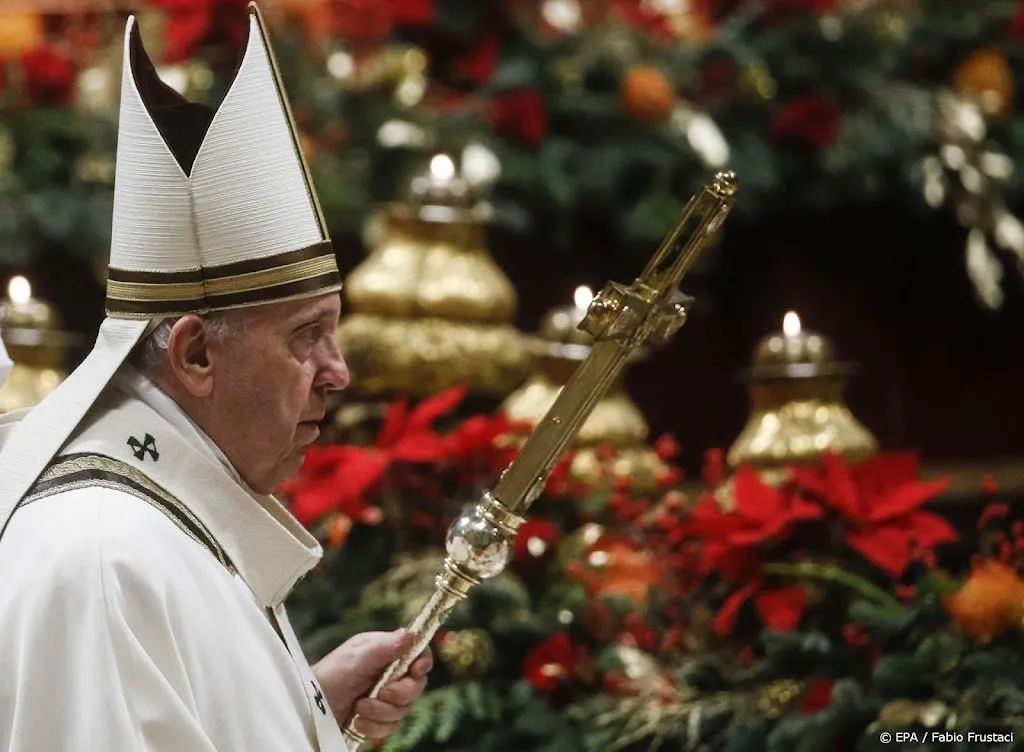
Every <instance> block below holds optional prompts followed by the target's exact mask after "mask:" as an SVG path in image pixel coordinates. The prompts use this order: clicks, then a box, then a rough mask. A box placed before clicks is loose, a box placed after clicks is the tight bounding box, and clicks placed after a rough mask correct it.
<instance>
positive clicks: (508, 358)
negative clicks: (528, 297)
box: [337, 153, 529, 398]
mask: <svg viewBox="0 0 1024 752" xmlns="http://www.w3.org/2000/svg"><path fill="white" fill-rule="evenodd" d="M483 207H485V205H484V204H483V202H482V201H480V200H479V197H478V196H476V195H475V194H474V191H473V189H472V186H471V184H470V182H469V181H468V180H465V179H464V178H463V177H462V176H461V175H460V174H459V171H458V169H457V167H456V165H455V162H454V160H453V159H452V158H451V157H449V156H448V155H447V154H444V153H438V154H435V155H434V156H433V157H432V158H431V159H430V160H429V162H428V163H427V164H425V165H424V166H423V168H422V169H421V170H419V171H418V172H417V173H416V174H415V175H414V176H413V178H412V179H411V181H410V182H409V184H408V187H407V190H406V194H405V196H404V197H403V198H402V200H400V201H398V202H396V203H393V204H390V205H389V206H387V207H386V228H385V231H384V237H383V240H382V241H381V242H380V244H379V245H378V246H377V247H375V248H373V249H372V250H371V252H370V255H369V256H368V257H367V259H366V260H365V261H363V263H361V264H359V265H358V266H357V267H356V268H355V269H354V270H353V271H352V273H351V274H350V275H349V276H348V278H347V279H346V280H345V297H346V307H347V309H348V310H350V311H351V313H349V314H347V315H346V316H345V317H344V318H343V319H342V321H341V324H340V325H339V327H338V330H337V339H338V343H339V345H340V347H341V349H342V351H343V352H344V353H345V357H346V359H347V360H348V363H349V368H350V369H351V372H352V388H351V389H352V392H353V394H354V393H360V394H363V395H387V394H394V393H402V394H407V395H410V396H413V397H424V396H429V395H431V394H436V393H438V392H441V391H443V390H445V389H448V388H450V387H453V386H457V385H463V384H465V385H467V386H468V387H469V389H470V391H471V392H474V393H477V394H481V395H486V396H491V397H498V398H501V397H504V396H505V395H507V394H508V393H509V392H510V391H511V390H512V389H514V388H515V387H517V386H519V384H521V383H522V382H523V379H524V378H525V377H526V373H527V370H528V368H529V357H528V353H527V351H526V348H525V345H524V342H523V338H522V334H521V333H520V332H519V330H518V329H516V328H515V327H514V325H513V322H514V319H515V314H516V308H517V306H518V298H517V295H516V291H515V288H514V287H513V285H512V283H511V282H510V281H509V280H508V278H507V277H506V276H505V275H504V273H503V272H502V271H501V269H500V268H499V267H498V265H497V264H496V263H495V262H494V260H493V259H492V258H491V255H490V253H489V252H488V250H487V247H486V243H485V229H486V212H485V211H482V208H483Z"/></svg>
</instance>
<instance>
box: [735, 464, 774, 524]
mask: <svg viewBox="0 0 1024 752" xmlns="http://www.w3.org/2000/svg"><path fill="white" fill-rule="evenodd" d="M733 496H734V498H735V499H736V512H737V513H739V514H741V515H743V516H744V517H749V518H751V519H753V520H757V521H759V522H771V521H773V520H776V519H777V518H778V516H779V515H780V514H781V513H782V509H783V497H782V494H781V493H780V492H779V490H778V489H776V488H773V487H772V486H769V485H768V484H767V483H765V482H764V481H763V480H761V477H760V476H759V475H758V474H757V472H756V471H755V470H753V469H751V468H749V467H747V466H743V467H741V468H740V469H739V470H737V471H736V477H735V479H734V482H733Z"/></svg>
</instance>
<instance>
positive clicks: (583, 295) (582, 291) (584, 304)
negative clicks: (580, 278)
mask: <svg viewBox="0 0 1024 752" xmlns="http://www.w3.org/2000/svg"><path fill="white" fill-rule="evenodd" d="M572 299H573V301H574V302H575V303H576V307H577V308H578V309H580V310H581V311H585V310H587V309H588V308H590V301H592V300H593V299H594V293H593V291H592V290H591V289H590V288H589V287H587V286H586V285H580V286H579V287H577V288H576V292H574V293H573V294H572Z"/></svg>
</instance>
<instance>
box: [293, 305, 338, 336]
mask: <svg viewBox="0 0 1024 752" xmlns="http://www.w3.org/2000/svg"><path fill="white" fill-rule="evenodd" d="M333 315H334V312H333V311H332V310H331V309H330V308H321V309H319V310H316V311H312V312H310V313H307V314H306V315H305V316H303V317H302V318H301V319H298V320H297V321H296V322H295V324H294V325H293V326H292V331H293V332H297V331H299V330H300V329H304V328H306V327H307V326H310V325H312V324H316V323H318V322H320V321H323V320H324V319H329V318H331V317H332V316H333Z"/></svg>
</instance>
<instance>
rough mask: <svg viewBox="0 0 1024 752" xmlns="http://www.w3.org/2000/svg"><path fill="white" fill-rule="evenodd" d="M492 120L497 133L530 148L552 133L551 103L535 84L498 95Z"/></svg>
mask: <svg viewBox="0 0 1024 752" xmlns="http://www.w3.org/2000/svg"><path fill="white" fill-rule="evenodd" d="M490 121H491V127H492V128H493V129H494V132H495V133H496V134H497V135H499V136H501V137H502V138H505V139H508V140H509V141H511V142H513V143H517V144H521V145H523V146H527V147H530V148H535V147H537V146H539V145H540V144H541V143H542V142H543V141H544V139H545V138H547V135H548V108H547V105H546V104H545V103H544V99H543V98H542V97H541V95H540V94H539V93H538V92H537V91H536V90H535V89H531V88H523V89H515V90H513V91H509V92H507V93H505V94H503V95H501V96H500V97H498V98H497V99H496V100H495V101H494V102H493V103H492V105H491V111H490Z"/></svg>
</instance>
